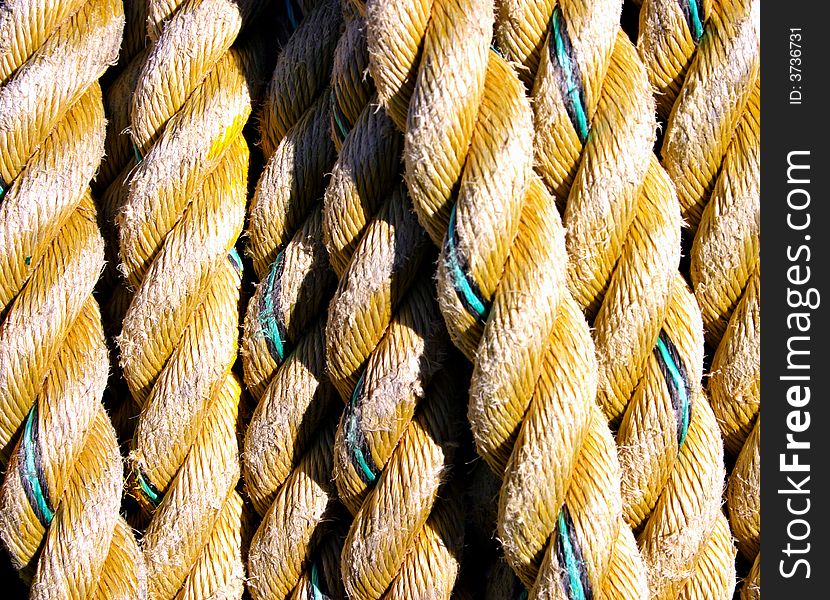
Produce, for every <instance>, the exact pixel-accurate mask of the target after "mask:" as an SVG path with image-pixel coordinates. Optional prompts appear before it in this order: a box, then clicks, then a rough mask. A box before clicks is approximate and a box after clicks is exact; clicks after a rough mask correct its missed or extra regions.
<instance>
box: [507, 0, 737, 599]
mask: <svg viewBox="0 0 830 600" xmlns="http://www.w3.org/2000/svg"><path fill="white" fill-rule="evenodd" d="M618 15H619V3H618V2H615V1H613V0H611V1H608V2H598V1H593V2H566V3H559V4H557V5H556V6H551V7H550V9H549V11H547V12H545V13H543V14H540V13H539V11H538V10H536V7H534V6H532V5H531V4H530V3H526V2H515V3H514V2H509V3H506V4H504V5H502V7H501V11H500V16H499V19H498V20H497V38H498V40H499V44H500V45H501V46H502V47H503V48H504V49H505V50H506V51H507V53H508V55H510V56H511V57H512V58H514V60H516V61H517V62H518V63H520V64H521V65H522V68H525V69H527V72H528V78H527V80H528V81H533V88H532V92H533V98H534V109H535V128H536V138H535V143H534V145H535V151H536V154H535V156H536V165H537V169H538V171H539V173H540V174H541V175H542V177H543V179H544V180H545V182H546V183H547V185H548V187H549V188H550V189H551V190H553V191H554V193H555V194H556V195H557V197H560V198H563V199H566V200H567V201H566V204H565V214H564V220H565V226H566V228H567V232H568V233H567V246H568V253H569V255H570V257H571V263H570V267H571V268H570V272H569V282H570V287H571V288H572V289H573V290H574V293H575V296H576V298H577V300H578V301H579V303H580V305H581V306H583V307H584V308H585V310H586V311H587V314H588V315H589V317H590V318H591V319H592V320H593V327H594V340H595V342H596V345H597V352H598V356H599V369H600V373H599V393H598V397H599V398H600V403H601V405H602V407H603V409H604V412H605V414H606V416H607V417H608V418H609V420H611V422H612V423H618V424H619V431H618V433H617V444H618V446H619V448H620V462H621V465H622V469H623V501H624V507H625V512H626V518H627V520H628V522H629V523H630V524H631V525H632V526H633V527H635V528H638V529H640V533H639V545H640V548H641V550H642V552H643V556H644V558H645V559H646V562H647V564H648V567H649V587H650V591H651V594H652V595H653V596H654V597H675V596H677V595H678V594H681V593H682V594H691V593H692V591H691V590H690V588H689V586H690V585H692V583H691V581H692V580H693V579H694V578H695V568H696V566H698V565H700V566H705V565H711V567H712V568H716V570H715V571H714V572H712V573H709V574H708V577H706V578H705V579H706V580H707V581H708V584H707V585H708V586H709V588H708V594H710V597H728V596H730V595H731V587H732V585H733V584H732V579H733V577H732V575H731V574H732V573H733V572H734V571H733V570H734V560H733V558H734V557H733V555H732V554H733V553H732V552H731V550H729V548H728V545H727V546H722V545H719V544H715V543H713V541H712V537H713V535H715V533H716V526H717V524H718V520H719V518H720V517H719V515H720V511H719V497H720V490H721V486H722V479H723V458H722V449H721V446H720V441H719V436H718V431H717V425H716V422H715V419H714V415H713V413H712V411H711V408H710V407H709V404H708V403H707V402H706V400H705V398H704V397H703V395H702V392H701V389H700V384H699V381H700V376H701V367H702V339H701V336H700V334H699V331H698V329H699V327H700V325H699V324H700V314H699V311H698V309H697V306H696V305H695V303H694V301H693V298H692V297H691V295H690V293H689V292H688V290H687V289H686V287H685V284H684V283H683V281H682V279H681V278H680V276H679V275H678V273H677V271H676V269H677V264H678V260H679V248H680V239H679V234H680V231H679V225H680V221H679V214H678V205H677V199H676V195H675V192H674V188H673V186H672V185H671V181H670V179H669V177H668V176H667V175H666V173H665V172H664V171H663V170H662V169H661V168H660V166H659V165H658V164H657V162H656V160H655V159H654V157H653V156H652V154H651V148H652V145H653V142H654V130H655V122H654V116H653V113H654V109H653V100H652V96H651V93H650V89H649V84H648V80H647V75H646V70H645V68H644V67H643V65H642V63H641V62H640V60H639V58H638V56H637V54H636V52H635V50H634V48H633V47H632V46H631V44H630V43H629V42H628V40H627V38H626V37H625V36H624V34H622V32H621V31H620V30H619V26H618ZM528 41H529V43H528ZM655 432H658V433H657V434H655ZM717 549H723V550H724V552H723V554H722V555H721V556H719V557H716V558H715V559H708V558H707V560H706V561H704V562H701V561H702V558H703V557H709V556H710V553H711V552H714V551H715V550H717Z"/></svg>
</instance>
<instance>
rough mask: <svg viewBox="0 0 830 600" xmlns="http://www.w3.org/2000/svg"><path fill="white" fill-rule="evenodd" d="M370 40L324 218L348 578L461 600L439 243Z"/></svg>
mask: <svg viewBox="0 0 830 600" xmlns="http://www.w3.org/2000/svg"><path fill="white" fill-rule="evenodd" d="M364 28H365V23H364V22H363V21H362V19H360V18H353V19H352V20H351V22H350V23H349V25H348V26H347V30H346V33H345V34H344V36H343V38H342V39H341V44H340V49H339V50H338V52H337V55H336V59H335V63H334V72H333V74H332V82H333V85H332V91H333V105H332V118H333V121H334V123H333V125H334V127H333V135H334V136H335V139H336V140H337V143H338V145H340V147H341V149H340V153H339V156H338V159H337V162H336V163H335V165H334V168H333V170H332V177H331V181H330V183H329V186H328V188H327V190H326V195H325V199H324V209H323V231H324V240H325V243H326V247H327V249H328V251H329V261H330V263H331V265H332V267H333V268H334V269H335V271H336V272H337V273H338V274H339V285H338V288H337V291H336V292H335V295H334V298H333V299H332V301H331V304H330V306H329V318H328V324H327V327H326V355H327V360H328V367H329V375H330V378H331V380H332V382H333V384H334V385H335V387H336V388H337V390H338V392H339V393H340V395H341V397H342V398H343V400H344V401H345V402H346V404H347V408H346V411H345V413H344V414H343V417H342V418H341V421H340V424H339V427H338V429H337V434H336V438H335V451H334V474H335V483H336V485H337V490H338V493H339V496H340V498H341V500H342V501H343V503H344V504H345V505H346V507H347V508H348V509H349V510H350V511H351V512H352V514H354V515H355V518H354V522H353V524H352V526H351V528H350V530H349V534H348V536H347V538H346V541H345V544H344V548H343V554H342V560H341V569H342V576H343V582H344V587H345V589H346V592H347V593H348V595H349V596H350V597H353V598H373V599H376V598H381V597H385V598H402V597H413V598H414V597H426V596H429V597H435V598H449V596H450V593H451V591H452V589H453V586H454V584H455V580H456V576H457V572H458V562H459V555H460V549H461V538H462V535H463V531H462V526H461V523H462V518H461V515H460V512H459V508H460V507H459V503H458V500H457V498H456V495H457V492H456V491H455V488H453V486H452V484H450V485H449V486H448V487H446V486H444V485H443V484H444V482H445V480H446V479H447V470H448V469H449V467H450V466H451V464H452V462H453V456H454V450H455V445H456V436H457V433H456V421H457V420H458V418H459V417H458V414H457V412H458V411H457V408H458V406H459V404H458V399H457V391H456V389H455V385H454V384H453V382H452V381H451V378H450V376H449V374H448V373H447V371H446V367H445V368H444V369H442V366H443V365H444V363H445V360H446V357H445V354H446V334H445V333H444V328H443V324H442V322H441V317H440V314H439V312H438V307H437V306H436V304H435V301H434V299H433V298H434V287H433V285H432V283H431V274H430V272H431V270H432V267H431V265H429V260H428V259H427V254H426V251H427V249H428V242H427V239H426V236H425V234H424V232H423V230H422V229H421V228H420V227H419V225H418V222H417V219H416V218H415V215H414V214H412V211H411V205H410V203H409V199H408V197H407V194H406V191H405V189H404V186H403V184H402V182H401V180H400V174H399V164H400V150H401V147H402V140H401V137H400V134H398V133H397V132H396V131H395V128H394V125H393V124H392V122H391V121H390V120H389V119H388V117H387V116H386V115H385V114H384V112H383V111H380V110H378V108H377V106H376V105H373V104H372V103H371V102H370V103H368V104H366V101H367V100H368V99H369V98H370V97H371V95H372V86H371V83H370V82H369V81H368V80H367V79H366V77H365V76H364V75H362V74H360V71H361V70H362V68H363V67H362V66H361V65H365V64H366V63H367V61H368V58H367V56H366V48H365V41H363V40H365V32H364ZM350 48H356V49H362V50H361V51H359V52H358V51H354V52H352V51H350V50H349V49H350ZM361 103H362V104H363V106H362V107H361V106H360V104H361ZM425 259H426V260H425Z"/></svg>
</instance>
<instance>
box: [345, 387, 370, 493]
mask: <svg viewBox="0 0 830 600" xmlns="http://www.w3.org/2000/svg"><path fill="white" fill-rule="evenodd" d="M362 389H363V375H361V376H360V380H359V381H358V382H357V385H356V386H355V388H354V392H353V393H352V400H351V405H352V410H351V411H350V412H349V421H348V425H347V427H346V443H347V444H348V445H349V447H350V448H351V449H352V452H354V457H355V458H356V459H357V464H358V465H360V470H361V471H363V474H364V475H365V476H366V481H368V482H369V483H374V482H375V480H376V479H377V475H375V473H374V472H373V471H372V468H371V467H370V466H369V463H368V462H366V457H365V456H363V450H361V449H360V444H359V443H358V441H357V431H358V423H357V414H355V410H354V409H355V406H357V396H358V394H359V392H360V390H362Z"/></svg>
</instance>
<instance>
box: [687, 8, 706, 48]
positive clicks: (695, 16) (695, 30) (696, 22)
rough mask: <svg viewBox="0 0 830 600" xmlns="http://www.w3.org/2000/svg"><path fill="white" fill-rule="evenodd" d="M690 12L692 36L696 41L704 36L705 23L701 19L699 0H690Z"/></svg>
mask: <svg viewBox="0 0 830 600" xmlns="http://www.w3.org/2000/svg"><path fill="white" fill-rule="evenodd" d="M689 14H690V15H691V17H692V36H693V37H694V38H695V42H699V41H700V38H702V37H703V23H702V22H701V20H700V13H698V11H697V0H689Z"/></svg>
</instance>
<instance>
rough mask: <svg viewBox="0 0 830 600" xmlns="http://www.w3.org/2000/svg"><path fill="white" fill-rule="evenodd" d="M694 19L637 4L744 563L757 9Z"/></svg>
mask: <svg viewBox="0 0 830 600" xmlns="http://www.w3.org/2000/svg"><path fill="white" fill-rule="evenodd" d="M693 8H694V11H692V12H691V13H689V7H688V6H686V5H685V4H684V3H677V2H662V1H657V0H648V1H646V2H644V3H643V8H642V12H641V17H640V34H639V39H638V48H639V50H640V54H641V55H642V56H643V58H644V60H645V62H646V64H647V65H648V66H649V77H650V79H651V81H652V83H653V85H654V86H655V87H656V88H657V92H658V98H660V100H659V102H660V107H661V111H662V114H663V116H665V117H667V118H668V122H667V125H666V135H665V139H664V141H663V147H662V150H661V155H662V158H663V164H664V165H665V167H666V169H667V170H668V172H669V174H670V175H671V177H672V179H674V181H675V183H676V184H677V189H678V195H679V197H680V203H681V206H682V207H683V215H684V218H685V219H686V221H687V222H688V225H689V226H690V227H691V231H692V233H693V234H694V242H693V244H692V250H691V278H692V283H693V286H694V290H695V297H696V298H697V301H698V303H699V304H700V307H701V311H702V313H703V325H704V327H705V330H706V339H707V341H708V342H709V344H710V345H711V346H712V347H713V348H715V349H716V350H715V355H714V359H713V361H712V367H711V374H710V380H709V392H710V394H711V397H712V408H713V409H714V411H715V416H716V418H717V420H718V423H719V425H720V427H721V432H722V434H723V437H724V441H725V445H726V450H727V451H728V452H729V453H730V454H731V455H733V456H736V457H737V461H736V464H735V467H734V469H733V471H732V474H731V476H730V479H729V487H728V489H727V494H726V498H727V507H728V510H729V517H730V521H731V524H732V531H733V533H734V534H735V536H736V537H737V538H738V547H739V549H740V550H741V553H742V554H743V555H744V556H745V557H746V558H747V559H748V560H750V561H751V560H753V559H754V558H755V556H756V555H757V554H758V551H759V546H760V525H761V523H760V389H759V384H760V299H759V285H760V241H759V240H760V237H759V234H760V219H759V215H760V145H761V144H760V142H761V139H760V76H759V66H760V38H759V35H760V32H759V22H758V19H759V11H760V2H757V1H755V0H727V1H723V2H709V1H706V2H702V3H700V4H699V5H698V4H695V6H694V7H693ZM710 106H717V107H718V110H716V111H713V110H710V108H709V107H710ZM689 123H694V126H693V127H690V126H689V125H688V124H689Z"/></svg>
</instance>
